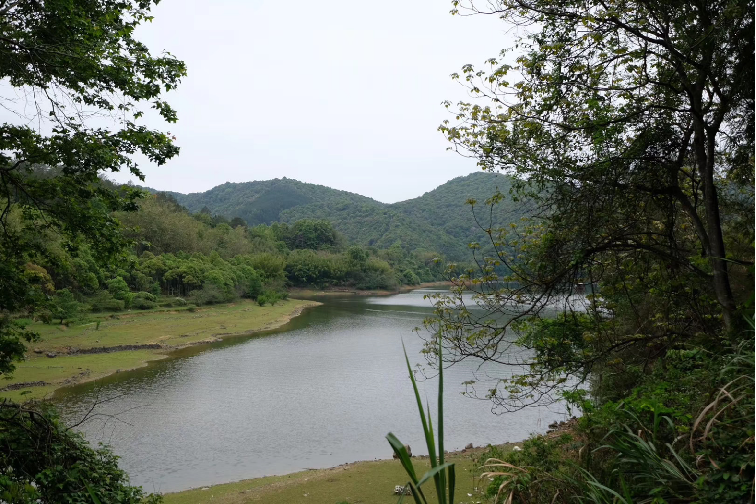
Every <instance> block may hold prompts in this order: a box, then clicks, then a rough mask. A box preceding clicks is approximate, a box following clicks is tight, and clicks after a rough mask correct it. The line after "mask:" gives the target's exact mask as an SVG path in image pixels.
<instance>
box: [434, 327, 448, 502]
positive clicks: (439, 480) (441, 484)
mask: <svg viewBox="0 0 756 504" xmlns="http://www.w3.org/2000/svg"><path fill="white" fill-rule="evenodd" d="M442 348H443V347H442V345H441V338H438V464H439V465H443V464H444V360H443V359H442V358H441V357H442ZM436 486H437V487H438V488H439V490H438V492H439V493H438V500H439V504H446V492H445V490H446V471H443V472H441V473H439V474H438V476H436Z"/></svg>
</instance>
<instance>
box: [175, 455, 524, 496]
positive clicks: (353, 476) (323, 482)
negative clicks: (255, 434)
mask: <svg viewBox="0 0 756 504" xmlns="http://www.w3.org/2000/svg"><path fill="white" fill-rule="evenodd" d="M518 444H521V442H517V443H503V444H497V445H493V446H496V447H497V448H499V449H501V450H503V451H505V452H507V451H511V450H512V449H513V448H514V447H515V446H516V445H518ZM490 446H492V445H486V446H478V447H473V448H470V449H462V450H458V451H453V452H447V454H446V458H447V461H450V462H454V463H455V464H456V466H457V470H456V472H457V499H455V502H459V503H460V504H462V503H468V502H479V501H481V500H483V499H482V494H481V493H480V492H481V491H485V486H487V485H481V484H478V483H476V481H475V474H476V472H477V473H478V474H479V473H480V471H479V465H478V462H479V459H480V457H481V455H482V454H483V453H485V452H486V451H487V450H488V449H489V447H490ZM387 450H389V451H390V448H389V447H388V443H387ZM412 462H413V465H414V466H415V469H416V471H417V472H418V473H419V474H418V476H420V475H422V473H424V472H425V471H426V470H427V469H429V468H430V463H429V459H428V456H427V455H418V456H415V457H413V458H412ZM407 479H408V477H407V475H406V473H405V472H404V469H403V468H402V466H401V462H400V461H399V460H394V459H374V460H359V461H355V462H348V463H344V464H340V465H337V466H332V467H325V468H312V469H304V470H299V471H295V472H291V473H286V474H279V475H266V476H261V477H257V478H249V479H244V480H239V481H234V482H228V483H217V484H214V485H206V486H200V487H196V488H190V489H187V490H181V491H176V492H166V493H163V494H162V495H163V499H164V501H165V504H190V503H191V504H200V503H205V502H208V503H209V502H213V503H216V504H217V503H220V504H231V503H233V504H243V503H247V502H267V503H279V502H280V503H285V502H300V500H298V498H299V499H302V498H303V497H307V499H306V501H307V502H310V503H312V504H321V503H322V504H334V503H337V502H347V503H352V502H355V503H357V502H359V503H364V504H370V503H374V502H375V503H379V502H380V503H382V502H386V503H392V504H393V503H396V501H397V499H398V496H397V495H394V494H393V489H394V487H395V486H396V485H402V484H404V483H406V482H407ZM367 482H370V484H368V483H367ZM428 488H430V487H428ZM470 497H474V498H473V499H472V500H471V499H470ZM302 502H304V500H302Z"/></svg>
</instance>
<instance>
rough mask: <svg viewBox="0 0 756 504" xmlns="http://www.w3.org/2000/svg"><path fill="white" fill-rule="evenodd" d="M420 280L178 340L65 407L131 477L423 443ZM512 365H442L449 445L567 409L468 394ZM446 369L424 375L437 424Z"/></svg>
mask: <svg viewBox="0 0 756 504" xmlns="http://www.w3.org/2000/svg"><path fill="white" fill-rule="evenodd" d="M432 292H434V291H432V290H426V289H419V290H416V291H412V292H410V293H406V294H398V295H393V296H385V297H361V296H348V297H347V296H344V297H327V298H323V299H319V300H320V301H321V302H323V303H324V304H323V305H322V306H318V307H315V308H310V309H307V310H306V311H305V312H304V313H303V314H302V315H300V316H299V317H297V318H295V319H294V320H292V321H291V322H290V323H289V324H287V325H286V326H284V327H281V328H279V329H277V330H274V331H269V332H266V333H258V334H256V335H254V336H248V337H239V338H234V339H231V340H227V341H224V342H221V343H215V344H211V345H205V346H202V347H193V348H188V349H184V350H181V351H178V352H176V353H175V354H174V355H172V356H171V358H169V359H165V360H161V361H156V362H153V363H151V364H150V365H149V366H147V367H145V368H142V369H138V370H134V371H129V372H125V373H119V374H117V375H113V376H111V377H108V378H107V379H105V380H101V381H99V382H97V383H87V384H83V385H79V386H77V387H73V388H69V389H66V390H64V391H62V392H61V393H59V394H58V395H57V396H56V398H57V399H56V400H57V403H58V406H59V407H60V409H61V412H62V414H63V416H64V418H65V419H66V420H67V421H69V422H75V421H78V420H79V419H81V418H82V417H84V415H85V414H86V413H87V411H89V410H90V408H91V407H92V405H93V403H95V402H99V404H98V405H97V406H96V407H95V408H94V410H93V412H92V414H91V415H90V417H91V418H90V419H89V420H87V421H86V422H85V423H83V424H82V425H80V426H79V427H78V429H80V430H82V431H83V432H84V434H85V436H86V437H87V439H89V440H90V441H91V442H94V443H98V442H102V443H105V444H109V445H111V447H112V449H113V451H114V452H115V453H116V454H117V455H119V456H120V457H121V461H120V463H121V467H122V468H124V469H125V470H126V471H127V472H128V473H129V475H130V476H131V481H132V483H133V484H136V485H140V486H143V487H144V489H145V490H146V491H149V492H170V491H178V490H184V489H188V488H193V487H199V486H205V485H211V484H216V483H224V482H229V481H235V480H240V479H245V478H254V477H260V476H266V475H273V474H285V473H289V472H295V471H299V470H303V469H306V468H323V467H330V466H336V465H339V464H343V463H347V462H353V461H357V460H372V459H376V458H378V459H384V458H391V455H392V451H391V448H390V447H389V445H388V442H387V441H386V439H385V435H386V434H387V433H388V432H389V431H391V432H393V433H395V434H396V435H397V436H398V437H399V439H401V440H402V441H403V442H404V443H408V444H409V445H410V446H411V447H412V451H413V453H414V454H415V455H419V454H427V451H426V450H425V448H424V440H423V439H424V438H423V434H422V428H421V425H420V419H419V416H418V413H417V408H416V403H415V399H414V395H413V393H412V385H411V382H410V380H409V377H408V374H407V369H406V364H405V362H404V355H403V353H402V341H404V344H405V345H406V347H407V353H408V355H409V358H410V361H411V362H412V363H413V364H423V365H424V366H425V367H426V369H427V373H426V374H427V375H428V376H431V375H433V374H434V373H433V370H432V369H430V368H428V367H427V364H426V361H425V358H424V356H423V355H421V354H420V350H421V349H422V346H423V341H422V339H421V338H420V336H419V335H418V334H417V333H415V332H414V329H415V328H416V327H418V326H422V321H423V319H424V318H425V317H427V316H428V315H430V314H431V312H432V309H431V306H430V302H429V301H428V300H426V299H424V295H426V294H429V293H432ZM507 372H508V370H506V369H502V368H501V367H494V366H489V367H482V368H481V367H478V363H475V362H472V361H469V362H468V361H465V362H462V363H459V364H457V365H454V366H452V367H450V368H448V369H447V370H446V371H445V395H444V405H445V431H446V440H445V441H446V447H447V449H449V450H457V449H461V448H463V447H464V446H465V445H466V444H468V443H473V444H474V445H476V446H479V445H485V444H488V443H493V444H498V443H504V442H511V441H520V440H522V439H524V438H526V437H527V436H528V435H529V434H530V433H533V432H544V431H546V429H547V426H548V425H549V424H550V423H552V422H553V421H555V420H563V419H564V418H565V416H564V413H563V411H554V407H552V408H546V407H538V408H528V409H524V410H521V411H518V412H515V413H505V414H499V415H496V414H494V413H492V412H491V403H490V402H488V401H485V400H476V399H473V398H470V397H466V396H465V395H463V393H464V392H465V386H464V385H463V384H462V382H464V381H466V380H470V379H472V378H473V375H475V377H476V378H477V379H478V380H479V385H478V388H479V389H480V390H486V389H487V388H488V387H486V386H485V383H494V382H495V380H496V378H500V377H503V376H505V375H506V374H507ZM436 382H437V380H435V379H433V378H427V379H425V380H422V381H420V382H419V387H420V390H421V394H423V396H424V397H426V396H427V399H428V401H429V402H430V405H431V409H432V411H433V417H434V425H435V424H436V418H435V416H436V414H435V411H436V410H435V403H436V394H437V388H436Z"/></svg>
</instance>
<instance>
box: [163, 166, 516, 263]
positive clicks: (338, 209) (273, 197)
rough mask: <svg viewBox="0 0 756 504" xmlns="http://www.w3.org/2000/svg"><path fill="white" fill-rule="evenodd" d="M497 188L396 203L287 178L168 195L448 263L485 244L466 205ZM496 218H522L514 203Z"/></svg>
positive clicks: (471, 186)
mask: <svg viewBox="0 0 756 504" xmlns="http://www.w3.org/2000/svg"><path fill="white" fill-rule="evenodd" d="M497 188H498V189H499V190H500V191H502V192H504V193H506V191H507V190H508V189H509V179H508V178H507V177H506V176H504V175H500V174H494V173H483V172H478V173H472V174H470V175H467V176H464V177H457V178H455V179H452V180H450V181H449V182H447V183H445V184H443V185H441V186H439V187H437V188H436V189H434V190H433V191H430V192H427V193H425V194H423V195H422V196H420V197H417V198H413V199H410V200H406V201H401V202H399V203H393V204H387V203H381V202H379V201H376V200H374V199H371V198H367V197H365V196H360V195H358V194H354V193H350V192H346V191H339V190H336V189H331V188H330V187H326V186H322V185H316V184H308V183H304V182H299V181H297V180H292V179H287V178H282V179H274V180H265V181H257V182H245V183H225V184H222V185H219V186H217V187H214V188H212V189H210V190H209V191H206V192H203V193H193V194H180V193H173V192H171V193H170V194H172V195H173V196H174V197H175V198H176V199H177V200H178V202H179V203H180V204H181V205H183V206H185V207H186V208H187V209H189V210H190V211H191V212H199V211H200V210H202V209H203V208H207V209H209V210H210V212H212V213H213V214H219V215H223V216H225V217H227V218H228V219H232V218H234V217H241V218H242V219H244V220H245V221H246V222H247V224H248V225H249V226H254V225H257V224H270V223H272V222H276V221H277V222H288V223H292V222H295V221H297V220H301V219H325V220H328V221H330V222H331V223H333V226H334V227H335V228H336V229H337V230H338V231H340V232H341V233H343V234H344V235H345V236H346V238H347V239H348V240H349V241H350V242H353V243H356V244H360V245H367V246H371V245H372V246H376V247H379V248H387V247H390V246H391V245H393V244H395V243H397V242H400V243H401V245H402V247H403V248H405V249H407V250H409V251H414V250H425V251H434V252H441V253H443V254H444V255H445V256H446V257H447V258H448V259H454V260H468V259H469V258H470V253H469V250H468V248H467V244H468V243H470V242H472V241H482V240H484V239H485V234H484V233H483V232H482V231H481V230H480V228H479V227H478V226H477V225H476V223H475V220H474V219H473V215H472V213H471V211H470V206H469V205H466V204H465V202H466V201H467V200H468V199H470V198H475V199H477V200H478V201H480V202H481V204H482V203H483V201H484V200H485V199H486V198H489V197H490V196H491V195H492V194H493V193H494V192H495V191H496V189H497ZM479 209H481V210H482V207H479ZM495 215H496V216H497V218H496V224H498V225H503V224H506V223H507V222H509V221H511V220H513V219H517V218H519V217H520V215H519V211H518V209H517V207H515V206H513V205H512V204H511V202H505V203H503V204H500V205H498V206H497V211H496V214H495Z"/></svg>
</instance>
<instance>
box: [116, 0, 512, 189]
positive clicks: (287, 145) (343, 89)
mask: <svg viewBox="0 0 756 504" xmlns="http://www.w3.org/2000/svg"><path fill="white" fill-rule="evenodd" d="M450 9H451V3H450V2H449V1H448V0H409V1H407V0H405V1H394V0H389V1H383V2H354V1H346V0H335V1H328V2H313V1H312V0H289V1H281V0H217V1H214V2H208V1H207V0H202V1H199V0H162V1H161V3H160V4H159V5H158V6H157V8H155V9H154V15H155V20H154V21H153V22H152V23H150V24H147V25H145V26H144V27H143V28H140V31H139V32H138V38H139V39H140V40H142V41H143V42H145V43H146V44H147V45H148V46H149V47H150V48H151V49H152V50H153V51H155V52H161V51H163V50H168V51H170V52H171V53H173V54H174V55H176V56H177V57H179V58H180V59H183V60H184V61H185V62H186V64H187V67H188V76H187V77H186V78H185V79H184V81H183V83H182V84H181V86H180V87H179V89H178V90H176V91H175V92H172V93H171V94H169V95H168V98H169V101H170V103H171V104H172V105H173V106H174V107H175V108H176V109H177V110H178V113H179V122H178V123H177V124H175V125H169V126H168V127H167V129H168V130H170V131H171V133H173V134H175V135H176V137H177V139H178V145H180V147H181V154H180V156H179V157H178V158H176V159H174V160H172V161H170V162H169V163H168V164H167V165H164V166H162V167H156V166H146V165H144V166H143V169H144V172H145V173H146V176H147V178H146V181H145V183H146V185H148V186H150V187H154V188H157V189H163V190H174V191H179V192H184V193H187V192H198V191H205V190H207V189H210V188H212V187H214V186H216V185H218V184H222V183H224V182H246V181H251V180H267V179H272V178H280V177H289V178H294V179H297V180H301V181H304V182H312V183H317V184H323V185H327V186H330V187H334V188H337V189H343V190H347V191H351V192H355V193H359V194H363V195H366V196H370V197H372V198H375V199H377V200H379V201H384V202H395V201H401V200H404V199H408V198H412V197H415V196H419V195H421V194H422V193H424V192H426V191H429V190H431V189H433V188H434V187H436V186H438V185H440V184H442V183H444V182H446V181H447V180H449V179H451V178H454V177H456V176H459V175H466V174H468V173H471V172H473V171H476V170H477V169H478V168H477V167H476V165H475V161H474V160H470V159H465V158H462V157H460V156H459V155H457V154H454V153H452V152H447V151H446V148H447V147H448V145H449V144H448V143H447V142H446V140H445V139H444V137H443V135H442V134H441V133H440V132H438V131H437V127H438V125H439V124H440V123H441V121H442V120H443V119H445V118H447V117H448V112H447V111H446V110H445V109H444V107H443V106H442V105H441V102H442V101H443V100H445V99H450V100H452V101H457V100H459V99H462V98H465V97H466V92H465V91H464V89H463V88H462V87H461V86H460V85H459V84H458V83H455V82H453V81H452V80H451V79H450V77H449V74H451V73H452V72H455V71H459V69H460V67H461V66H462V65H463V64H465V63H473V64H476V65H480V64H482V62H483V61H484V60H485V59H487V58H489V57H494V56H497V54H498V52H499V50H500V49H502V48H504V47H505V46H508V45H510V44H511V41H512V37H513V35H512V33H508V32H507V27H506V25H504V24H503V22H502V21H500V20H499V19H498V18H496V17H495V16H474V17H466V18H464V17H459V16H452V15H450V14H449V10H450ZM155 125H157V124H155ZM116 178H117V180H119V181H121V182H125V181H127V180H128V178H127V177H126V176H125V175H120V176H116Z"/></svg>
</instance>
